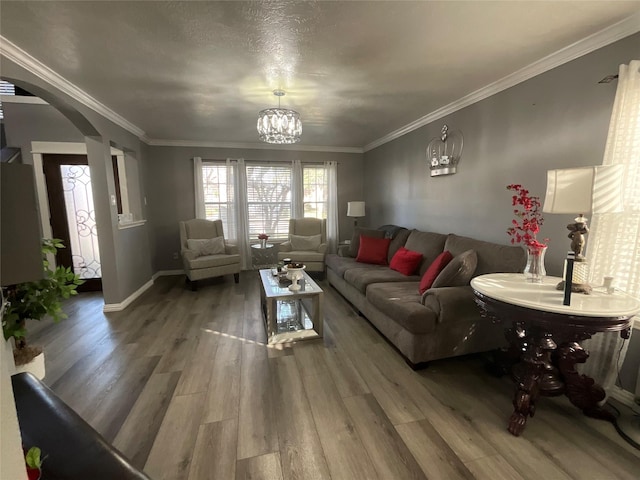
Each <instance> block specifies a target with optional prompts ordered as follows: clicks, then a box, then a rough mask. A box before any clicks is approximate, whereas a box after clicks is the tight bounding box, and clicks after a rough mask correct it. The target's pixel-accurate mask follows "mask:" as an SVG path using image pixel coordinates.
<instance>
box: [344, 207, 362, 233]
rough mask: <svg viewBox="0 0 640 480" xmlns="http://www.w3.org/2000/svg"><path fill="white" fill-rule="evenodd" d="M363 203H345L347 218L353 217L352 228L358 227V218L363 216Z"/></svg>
mask: <svg viewBox="0 0 640 480" xmlns="http://www.w3.org/2000/svg"><path fill="white" fill-rule="evenodd" d="M364 208H365V204H364V202H347V217H354V220H353V226H354V228H355V227H357V226H358V218H360V217H364V215H365V209H364Z"/></svg>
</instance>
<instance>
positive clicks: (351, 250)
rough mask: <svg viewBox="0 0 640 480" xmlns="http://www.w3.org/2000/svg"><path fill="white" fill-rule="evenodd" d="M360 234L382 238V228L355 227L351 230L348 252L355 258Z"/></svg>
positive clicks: (358, 247)
mask: <svg viewBox="0 0 640 480" xmlns="http://www.w3.org/2000/svg"><path fill="white" fill-rule="evenodd" d="M360 235H364V236H365V237H372V238H384V230H373V229H371V228H360V227H356V228H355V229H354V230H353V237H351V246H350V248H349V254H350V255H351V256H352V257H353V258H356V257H357V256H358V250H359V249H360Z"/></svg>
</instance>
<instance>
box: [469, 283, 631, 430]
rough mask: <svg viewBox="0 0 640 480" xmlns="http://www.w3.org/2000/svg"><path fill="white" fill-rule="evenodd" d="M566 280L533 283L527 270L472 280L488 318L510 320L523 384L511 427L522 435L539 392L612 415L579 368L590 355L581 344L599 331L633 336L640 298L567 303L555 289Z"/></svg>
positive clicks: (578, 298) (516, 372) (512, 352)
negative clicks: (527, 279) (631, 332)
mask: <svg viewBox="0 0 640 480" xmlns="http://www.w3.org/2000/svg"><path fill="white" fill-rule="evenodd" d="M560 280H561V279H560V278H557V277H546V278H545V279H544V280H543V282H542V283H531V282H527V281H526V280H525V277H524V275H522V274H515V273H494V274H489V275H481V276H478V277H476V278H474V279H473V280H472V281H471V287H472V288H473V290H474V293H475V296H476V303H477V304H478V305H479V307H480V308H481V310H482V314H483V316H484V317H488V318H490V319H491V320H493V321H495V322H498V323H503V324H505V335H506V337H507V340H508V341H509V350H508V351H507V352H506V353H507V356H508V357H509V358H510V359H512V360H513V368H512V374H513V376H514V378H515V380H516V385H517V386H516V393H515V396H514V399H513V406H514V411H513V413H512V415H511V418H510V419H509V428H508V429H509V432H511V433H512V434H513V435H516V436H518V435H520V434H521V433H522V432H523V431H524V428H525V426H526V423H527V418H528V417H529V416H531V417H532V416H533V414H534V413H535V405H536V401H537V399H538V396H539V395H546V396H556V395H562V394H564V395H566V396H567V397H568V398H569V400H570V401H571V403H573V404H574V405H575V406H576V407H578V408H579V409H581V410H582V411H583V412H584V414H585V415H588V416H590V417H595V418H601V419H607V420H611V419H612V418H611V414H610V413H609V412H607V411H606V410H603V409H602V408H600V407H599V406H598V403H599V402H600V401H602V400H603V399H604V398H605V392H604V390H603V389H602V387H601V386H599V385H598V384H596V383H595V381H594V380H593V379H592V378H590V377H588V376H586V375H581V374H579V373H578V372H577V370H576V364H577V363H584V362H586V361H587V358H589V353H588V352H587V351H586V350H584V349H583V348H582V347H581V346H580V342H581V341H583V340H586V339H588V338H591V336H592V335H595V334H596V333H598V332H620V335H621V337H622V338H625V339H626V338H629V333H630V328H631V322H632V317H633V316H634V315H635V314H637V313H638V312H640V301H639V300H637V299H635V298H633V297H631V296H629V295H626V294H624V293H620V292H616V293H614V294H611V295H609V294H606V293H601V292H597V291H594V292H593V294H591V295H584V294H577V293H574V294H572V296H571V305H570V306H566V305H563V304H562V300H563V292H562V291H559V290H556V289H555V286H556V284H557V283H558V282H559V281H560Z"/></svg>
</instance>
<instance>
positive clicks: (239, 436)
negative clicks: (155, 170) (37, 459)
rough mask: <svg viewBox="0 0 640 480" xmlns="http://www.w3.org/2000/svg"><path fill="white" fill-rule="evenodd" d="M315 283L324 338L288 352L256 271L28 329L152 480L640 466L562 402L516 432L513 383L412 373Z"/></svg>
mask: <svg viewBox="0 0 640 480" xmlns="http://www.w3.org/2000/svg"><path fill="white" fill-rule="evenodd" d="M320 284H321V286H322V287H323V289H324V290H325V292H326V293H325V296H324V302H325V304H324V315H325V335H324V338H323V339H320V340H313V341H309V342H303V343H299V344H296V345H294V346H291V347H286V348H282V347H278V348H269V347H268V346H267V345H266V338H265V332H264V327H263V324H262V316H261V312H260V308H259V305H258V303H259V278H258V274H257V272H243V273H242V274H241V278H240V283H239V284H235V283H234V282H233V279H232V277H229V278H226V279H217V280H211V281H208V282H202V285H200V288H199V290H198V291H197V292H192V291H190V290H189V289H188V287H187V286H186V285H185V284H184V277H182V276H175V277H161V278H159V279H158V280H157V281H156V283H155V284H154V285H153V287H152V288H151V289H150V290H148V291H147V292H145V294H143V295H142V296H141V297H140V298H139V299H137V300H136V301H135V302H134V303H133V304H132V305H131V306H129V307H128V308H127V309H126V310H125V311H122V312H117V313H108V314H104V313H103V312H102V306H103V301H102V298H101V296H100V295H98V294H95V293H85V294H81V295H80V296H79V297H77V298H75V299H73V300H71V301H69V302H68V303H67V305H66V311H67V312H68V313H69V318H68V319H67V320H65V321H63V322H62V323H59V324H53V323H51V322H36V323H31V324H30V325H29V326H28V327H29V329H30V340H31V342H32V343H35V344H41V345H43V346H44V347H45V353H46V362H47V365H46V367H47V376H46V378H45V382H46V383H47V384H48V385H49V386H51V387H52V388H53V390H54V391H56V392H57V393H58V395H60V397H61V398H62V399H63V400H64V401H65V402H67V403H68V404H69V405H70V406H71V407H72V408H73V409H75V410H76V411H77V412H78V413H79V414H80V415H82V416H83V417H84V418H85V419H86V420H87V421H88V422H89V423H90V424H92V425H93V426H94V427H95V428H96V429H97V430H98V431H100V432H101V433H102V434H103V435H104V436H105V437H106V438H107V439H108V440H110V441H112V442H113V443H114V445H115V446H116V447H117V448H118V449H120V450H121V451H122V452H123V453H124V454H125V455H126V456H127V457H129V458H130V459H131V460H132V462H133V463H134V464H135V465H137V466H138V467H140V468H143V469H144V470H145V471H146V472H147V473H148V474H149V475H150V476H151V477H152V478H153V479H158V480H160V479H167V480H169V479H175V480H183V479H184V480H209V479H216V480H217V479H220V480H227V479H229V480H233V479H282V480H293V479H300V480H310V479H334V480H338V479H348V480H351V479H360V478H361V479H381V480H396V479H398V480H401V479H425V478H427V479H431V480H439V479H443V480H449V479H474V478H475V479H488V480H489V479H490V480H495V479H505V480H519V479H523V480H528V479H539V478H548V479H553V480H556V479H571V478H580V479H581V480H588V479H593V480H608V479H611V480H613V479H637V478H640V452H639V451H637V450H634V449H633V448H632V447H630V446H629V445H627V444H626V443H624V441H622V440H621V439H620V438H619V437H618V435H617V433H616V432H615V430H614V428H613V426H612V425H610V424H608V423H605V422H601V421H598V420H593V419H589V418H586V417H584V416H583V415H582V414H581V413H580V412H579V411H577V410H576V409H575V408H573V407H572V406H571V405H570V404H569V402H568V401H567V400H566V399H564V398H554V399H551V398H543V399H542V400H541V401H540V402H539V404H538V408H537V411H536V416H535V418H533V419H531V420H530V421H529V424H528V426H527V429H526V430H525V432H524V435H523V436H522V437H519V438H515V437H513V436H511V435H510V434H509V433H508V432H507V430H506V425H507V419H508V417H509V414H510V413H511V397H512V393H513V386H512V384H511V381H510V380H508V379H496V378H493V377H490V376H488V375H487V374H485V373H484V370H483V359H482V358H481V357H480V356H469V357H462V358H454V359H447V360H441V361H437V362H432V363H431V364H430V365H429V367H428V368H427V369H424V370H422V371H419V372H414V371H412V370H411V369H410V368H409V367H408V366H407V365H406V364H405V363H404V361H403V360H402V358H401V357H400V356H399V354H398V353H397V352H396V351H395V350H394V349H393V348H392V347H391V346H390V345H389V344H388V343H387V342H386V341H385V340H384V339H383V338H382V337H381V336H380V334H379V333H378V332H377V331H375V329H373V327H372V326H371V325H370V324H369V323H368V322H367V321H366V320H365V319H364V318H362V317H360V316H359V315H358V314H357V312H355V311H354V310H353V308H352V307H351V306H350V305H349V303H348V302H347V301H346V300H344V299H343V298H342V297H341V296H340V295H339V294H338V293H337V292H336V291H335V290H334V289H333V288H332V287H330V286H329V285H328V284H327V283H326V281H322V282H320ZM44 453H45V454H46V452H44Z"/></svg>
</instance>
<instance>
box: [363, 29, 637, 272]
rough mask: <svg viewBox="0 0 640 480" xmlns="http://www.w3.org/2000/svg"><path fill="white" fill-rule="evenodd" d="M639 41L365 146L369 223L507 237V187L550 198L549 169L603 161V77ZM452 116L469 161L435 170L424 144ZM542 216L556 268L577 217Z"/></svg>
mask: <svg viewBox="0 0 640 480" xmlns="http://www.w3.org/2000/svg"><path fill="white" fill-rule="evenodd" d="M639 45H640V34H636V35H633V36H631V37H627V38H626V39H623V40H621V41H619V42H616V43H614V44H612V45H610V46H607V47H605V48H602V49H600V50H597V51H595V52H593V53H591V54H589V55H586V56H584V57H581V58H579V59H576V60H574V61H572V62H570V63H567V64H565V65H563V66H560V67H558V68H555V69H553V70H551V71H549V72H546V73H544V74H542V75H539V76H537V77H535V78H532V79H530V80H528V81H526V82H524V83H522V84H519V85H516V86H514V87H512V88H509V89H508V90H505V91H504V92H501V93H499V94H496V95H494V96H492V97H490V98H487V99H485V100H483V101H481V102H478V103H476V104H474V105H471V106H469V107H467V108H464V109H462V110H460V111H458V112H456V113H453V114H451V115H449V116H447V117H445V118H443V119H441V120H438V121H436V122H433V123H431V124H429V125H426V126H424V127H422V128H420V129H418V130H415V131H413V132H411V133H409V134H407V135H404V136H402V137H401V138H399V139H397V140H395V141H393V142H389V143H387V144H385V145H382V146H380V147H378V148H376V149H374V150H372V151H369V152H367V153H365V166H366V169H365V185H364V191H365V197H366V201H367V206H368V207H369V212H370V213H371V220H370V221H371V222H372V223H373V224H374V225H379V224H383V223H397V224H399V225H404V226H409V227H416V228H420V229H425V230H431V231H436V232H441V233H449V232H452V233H458V234H465V235H469V236H472V237H476V238H479V239H483V240H489V241H494V242H499V243H507V242H508V240H509V239H508V237H507V235H506V233H505V231H506V229H507V227H508V226H509V224H510V222H511V219H512V207H511V202H510V198H511V194H510V192H508V191H507V190H506V189H505V187H506V185H507V184H510V183H521V184H523V185H524V186H525V187H527V188H528V189H529V190H530V191H531V192H532V194H534V195H538V196H540V197H541V199H544V193H545V188H546V171H547V170H549V169H552V168H568V167H574V166H583V165H599V164H601V163H602V157H603V153H604V147H605V142H606V138H607V130H608V125H609V119H610V116H611V109H612V105H613V99H614V96H615V91H616V83H615V82H614V83H610V84H598V83H597V82H598V81H599V80H600V79H602V78H603V77H605V76H606V75H609V74H612V73H617V72H618V65H619V64H621V63H628V62H629V61H630V60H631V59H633V58H640V47H639ZM445 123H446V124H447V125H449V128H450V129H452V130H461V131H462V133H463V134H464V152H463V155H462V160H461V162H460V165H459V168H458V173H457V174H455V175H450V176H442V177H430V176H429V168H428V165H427V162H426V157H425V150H426V147H427V144H428V143H429V140H430V139H431V138H432V137H434V136H439V133H440V129H441V128H442V125H443V124H445ZM576 213H578V212H576ZM544 217H545V225H544V226H543V227H542V235H541V237H549V238H550V242H549V249H548V251H547V261H546V267H547V272H548V273H549V274H554V275H559V274H561V270H562V264H563V258H564V256H565V254H566V252H567V250H568V248H569V240H568V239H567V230H566V224H567V223H569V222H570V221H571V219H572V216H571V215H551V214H545V216H544ZM588 243H589V242H588V239H587V248H588Z"/></svg>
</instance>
